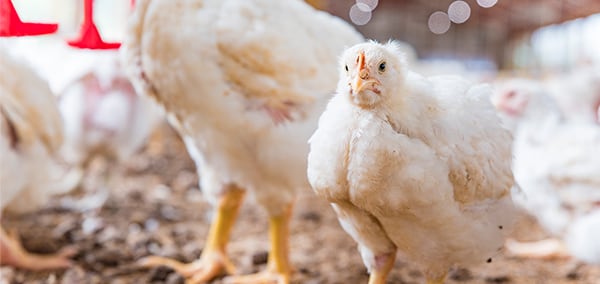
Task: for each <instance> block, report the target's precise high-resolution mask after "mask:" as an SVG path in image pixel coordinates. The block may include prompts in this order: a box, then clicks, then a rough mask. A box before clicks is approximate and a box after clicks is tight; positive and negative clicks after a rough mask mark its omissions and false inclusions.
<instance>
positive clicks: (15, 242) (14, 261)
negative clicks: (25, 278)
mask: <svg viewBox="0 0 600 284" xmlns="http://www.w3.org/2000/svg"><path fill="white" fill-rule="evenodd" d="M76 252H77V251H76V250H75V248H74V247H65V248H63V249H62V250H60V251H59V252H58V253H56V254H50V255H39V254H33V253H30V252H27V251H26V250H25V249H24V248H23V246H21V242H20V241H19V237H18V236H17V235H16V233H14V234H7V233H6V232H5V231H4V229H3V228H1V227H0V264H1V265H10V266H13V267H17V268H22V269H26V270H34V271H37V270H52V269H61V268H67V267H69V266H70V265H71V260H70V259H69V258H70V257H71V256H73V255H75V253H76Z"/></svg>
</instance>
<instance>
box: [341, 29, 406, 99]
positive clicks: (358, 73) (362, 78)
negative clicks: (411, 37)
mask: <svg viewBox="0 0 600 284" xmlns="http://www.w3.org/2000/svg"><path fill="white" fill-rule="evenodd" d="M340 66H341V73H340V81H339V82H338V90H337V91H338V94H342V95H348V96H349V98H350V101H351V102H352V103H354V104H356V105H357V106H360V107H362V108H373V107H375V106H377V105H378V104H380V103H381V102H384V101H386V100H387V99H388V98H389V97H390V96H391V95H392V94H394V93H396V90H399V89H400V87H401V86H402V85H403V82H404V68H405V66H406V64H405V63H404V58H403V54H402V52H401V51H400V48H399V47H398V46H397V44H396V43H395V42H389V43H387V44H380V43H377V42H373V41H371V42H366V43H361V44H357V45H355V46H353V47H350V48H348V49H347V50H346V51H345V52H344V53H343V54H342V57H341V61H340Z"/></svg>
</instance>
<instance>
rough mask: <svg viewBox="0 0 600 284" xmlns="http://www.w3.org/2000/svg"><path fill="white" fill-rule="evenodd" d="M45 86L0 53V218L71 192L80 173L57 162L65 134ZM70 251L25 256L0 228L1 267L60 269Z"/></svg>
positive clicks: (25, 67)
mask: <svg viewBox="0 0 600 284" xmlns="http://www.w3.org/2000/svg"><path fill="white" fill-rule="evenodd" d="M62 127H63V126H62V121H61V117H60V113H59V112H58V108H57V106H56V102H55V98H54V95H53V94H52V93H51V91H50V89H49V87H48V84H47V83H46V82H45V81H43V80H42V79H41V78H39V77H38V76H37V75H36V74H35V73H34V72H33V70H32V69H30V68H29V67H28V66H26V65H25V64H23V63H22V62H19V61H17V60H15V59H14V58H12V57H11V56H10V55H9V53H8V52H7V51H5V50H4V49H0V132H1V133H2V134H1V136H0V161H1V164H0V165H1V169H0V196H1V198H0V213H2V211H12V212H16V213H23V212H25V211H30V210H33V209H35V208H37V207H38V206H40V205H43V204H44V203H45V202H46V201H47V200H48V198H49V197H50V196H51V195H54V194H59V193H64V192H67V191H69V190H71V189H72V188H73V187H74V186H75V185H76V184H77V183H78V181H79V179H80V177H81V173H80V172H78V171H67V170H66V169H65V168H64V166H63V165H62V164H60V163H59V162H58V161H57V159H56V154H57V152H58V149H59V147H60V146H61V143H62V140H63V136H62V135H63V128H62ZM73 253H74V250H73V249H72V248H65V249H64V250H62V251H60V252H58V253H57V254H55V255H36V254H31V253H28V252H27V251H25V249H23V247H22V246H21V244H20V242H19V239H18V236H16V235H15V234H7V233H6V232H5V231H4V229H2V228H0V264H3V265H12V266H15V267H20V268H24V269H29V270H43V269H57V268H64V267H67V266H68V265H69V264H70V261H69V257H70V256H71V255H73Z"/></svg>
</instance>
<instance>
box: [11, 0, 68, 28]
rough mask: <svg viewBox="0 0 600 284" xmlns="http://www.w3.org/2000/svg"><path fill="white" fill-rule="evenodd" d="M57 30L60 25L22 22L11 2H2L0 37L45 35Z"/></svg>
mask: <svg viewBox="0 0 600 284" xmlns="http://www.w3.org/2000/svg"><path fill="white" fill-rule="evenodd" d="M56 30H58V24H42V23H25V22H23V21H21V18H19V14H17V10H15V6H13V3H12V2H11V0H0V37H9V36H31V35H45V34H51V33H55V32H56Z"/></svg>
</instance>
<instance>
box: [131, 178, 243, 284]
mask: <svg viewBox="0 0 600 284" xmlns="http://www.w3.org/2000/svg"><path fill="white" fill-rule="evenodd" d="M244 195H245V192H244V191H243V190H240V189H237V188H235V189H231V190H229V191H228V192H227V193H225V195H224V196H223V197H222V198H221V200H220V201H219V205H218V207H217V212H216V215H215V217H214V219H213V222H212V224H211V227H210V231H209V233H208V240H207V241H206V245H205V246H204V249H203V250H202V256H201V257H200V259H198V260H196V261H195V262H192V263H189V264H184V263H181V262H178V261H176V260H172V259H168V258H163V257H157V256H150V257H146V258H144V259H141V260H140V261H139V262H138V263H139V264H140V265H141V266H142V267H154V266H159V265H164V266H168V267H171V268H173V269H174V270H175V271H177V273H179V274H181V275H182V276H184V277H186V278H187V281H186V283H202V282H206V281H209V280H211V279H213V278H215V277H217V276H219V275H220V274H222V273H223V271H225V272H227V273H230V274H233V273H235V267H234V266H233V264H232V263H231V262H230V261H229V258H227V255H226V249H227V242H228V241H229V235H230V233H231V229H232V228H233V224H234V223H235V219H236V218H237V215H238V212H239V209H240V206H241V205H242V201H243V200H244Z"/></svg>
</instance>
